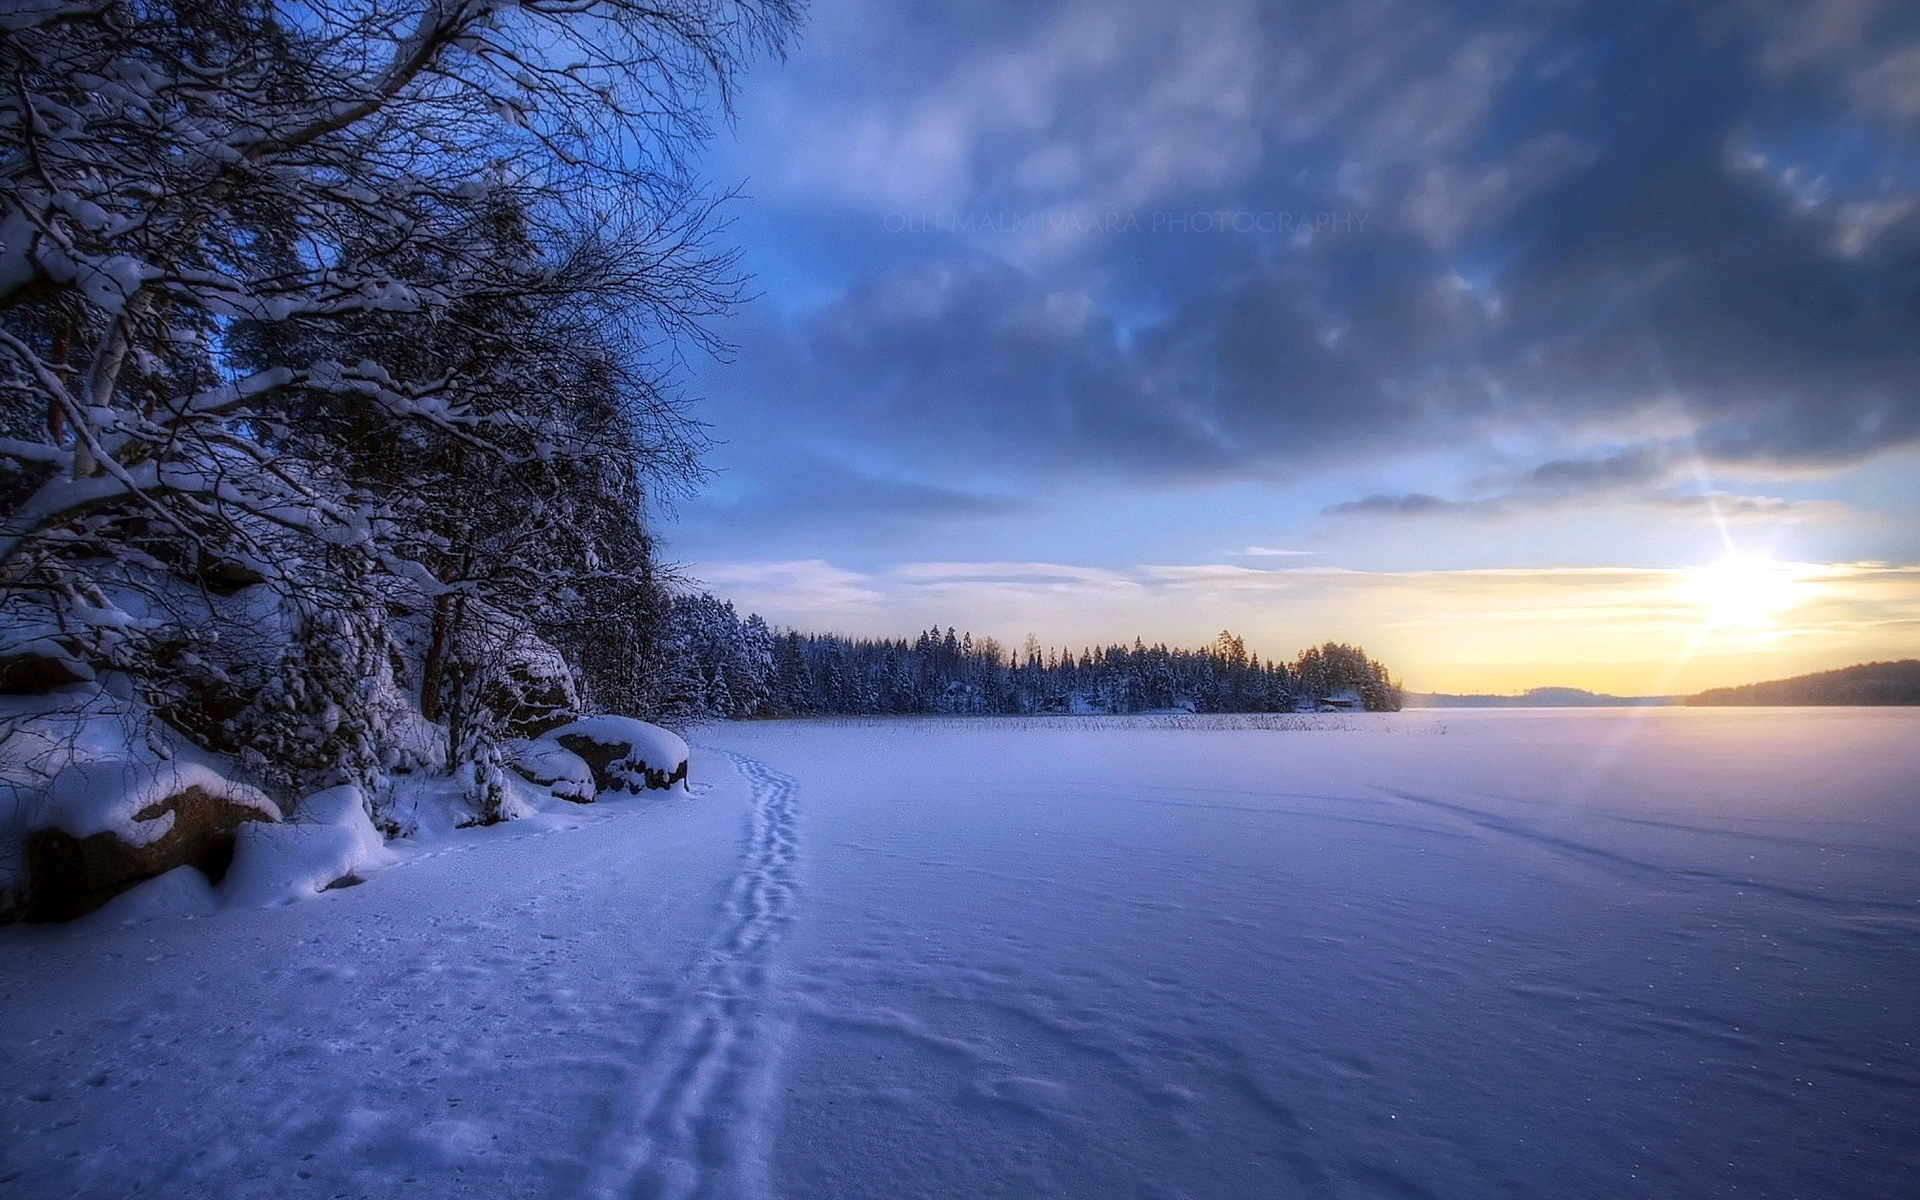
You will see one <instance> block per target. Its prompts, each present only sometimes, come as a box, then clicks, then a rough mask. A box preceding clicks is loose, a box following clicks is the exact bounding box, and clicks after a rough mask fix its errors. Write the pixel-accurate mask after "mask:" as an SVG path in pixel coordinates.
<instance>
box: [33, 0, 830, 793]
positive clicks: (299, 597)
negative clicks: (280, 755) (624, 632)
mask: <svg viewBox="0 0 1920 1200" xmlns="http://www.w3.org/2000/svg"><path fill="white" fill-rule="evenodd" d="M793 20H794V10H793V8H792V6H791V5H790V4H789V3H788V2H787V0H725V2H719V3H715V2H711V0H649V2H647V3H639V2H637V0H415V2H412V3H404V2H403V3H400V4H397V5H396V4H386V3H374V2H372V0H320V2H319V3H303V4H299V5H285V4H280V3H276V2H275V0H85V2H72V3H65V2H60V0H38V2H29V3H23V4H20V5H14V6H11V8H10V11H9V12H8V13H7V14H6V15H5V17H4V26H5V33H6V36H5V37H4V38H0V79H3V80H4V83H0V464H4V467H5V474H4V480H3V481H0V582H3V583H4V592H3V593H0V654H4V653H5V652H6V651H7V649H8V647H9V646H11V645H16V644H25V643H26V642H29V641H40V640H46V639H51V640H52V642H53V643H55V644H57V645H58V646H59V647H61V650H62V653H64V654H67V655H70V656H71V657H73V658H74V659H76V660H78V661H81V662H84V663H87V664H90V665H91V666H92V667H96V668H99V667H104V668H117V669H122V670H126V671H129V672H132V673H133V674H134V675H135V676H136V677H138V678H140V679H141V680H143V681H144V683H145V684H146V685H147V686H149V687H151V688H154V689H156V690H158V691H161V692H166V693H168V694H170V695H183V696H184V695H188V694H191V693H193V691H194V690H195V688H197V687H201V686H202V685H207V686H211V685H213V684H218V683H220V682H221V677H222V676H225V677H227V678H229V679H231V678H237V677H238V676H239V675H244V674H246V670H253V671H254V672H255V673H256V674H258V673H260V672H265V673H266V674H267V675H273V674H274V672H276V671H283V667H284V664H283V666H273V665H271V664H268V665H262V664H261V663H258V662H254V663H251V664H250V665H247V666H246V670H243V669H242V667H243V664H238V663H233V662H226V661H223V659H222V655H223V653H224V651H223V650H222V649H221V647H222V646H223V645H227V644H237V643H239V642H244V641H246V640H247V639H246V638H244V637H234V636H229V635H230V634H231V633H232V632H233V631H230V630H226V629H225V628H224V625H225V623H226V621H227V617H226V615H225V614H224V610H225V608H226V607H229V606H225V605H223V604H220V603H213V602H205V603H188V602H186V601H184V600H183V599H182V598H181V587H182V585H185V586H187V587H188V588H189V589H198V590H199V591H201V592H202V593H206V594H211V595H224V594H230V593H233V592H235V591H236V590H239V589H244V588H250V587H266V588H269V589H271V590H273V591H274V593H275V594H276V595H277V596H279V597H280V603H281V604H283V605H284V606H285V624H286V631H287V638H288V639H289V641H288V646H295V645H301V644H305V643H307V642H312V643H315V644H317V645H322V646H327V645H331V644H332V643H333V642H335V641H337V640H338V639H341V638H345V639H347V640H349V641H353V640H356V639H358V640H359V641H361V642H364V643H365V645H363V646H361V647H360V648H359V649H355V650H346V649H339V648H334V649H324V650H321V651H316V652H314V653H308V652H307V651H305V650H302V651H298V652H296V651H295V650H293V649H288V648H284V647H283V649H282V650H281V651H279V652H276V654H275V655H272V656H270V657H273V658H274V660H275V661H276V662H278V661H279V660H280V659H285V658H287V657H288V656H290V655H291V656H292V657H294V658H298V659H300V660H301V663H302V664H303V665H301V666H299V667H298V668H297V669H293V668H284V669H291V670H293V676H289V678H293V677H299V678H301V679H305V680H306V682H305V683H303V684H302V685H301V687H300V688H298V689H296V691H298V693H299V695H300V696H301V697H302V699H300V700H298V701H297V702H290V703H293V707H294V708H295V709H297V710H299V711H300V712H301V713H302V717H301V719H302V720H303V721H306V722H308V723H309V724H311V722H312V721H313V720H317V719H320V718H322V717H323V716H324V718H325V719H324V720H322V722H321V723H322V724H327V723H328V722H331V727H332V728H345V727H350V726H354V725H355V723H356V721H358V722H359V723H360V724H361V725H365V724H366V722H368V721H371V720H373V719H374V718H373V715H372V714H371V712H370V710H369V708H368V702H367V700H366V695H365V693H366V689H367V683H366V680H365V679H363V678H339V677H334V678H324V677H326V676H327V675H328V673H329V672H330V671H332V672H335V673H336V674H337V673H339V672H349V673H351V672H355V671H371V672H372V673H373V674H375V675H382V676H388V677H390V678H388V679H387V683H386V684H385V685H383V686H389V687H390V688H392V689H398V690H401V691H407V692H411V693H412V694H413V695H414V696H416V697H417V699H418V706H419V707H420V709H421V710H422V711H424V712H426V713H427V714H428V715H429V716H430V717H431V718H433V719H436V720H441V719H445V717H446V714H447V713H449V712H458V713H469V714H472V713H475V712H476V709H475V705H476V704H479V706H480V708H481V709H485V708H486V704H485V703H484V702H482V701H480V700H476V697H485V696H488V695H494V694H498V693H499V691H500V687H501V686H503V685H502V684H501V679H502V678H505V677H507V676H511V675H512V674H513V673H514V672H513V670H512V669H510V668H509V667H503V666H501V665H500V663H499V662H497V661H495V660H500V659H507V658H511V657H512V656H513V655H514V654H516V653H519V650H517V649H516V647H518V648H522V649H523V648H524V647H525V646H527V645H528V644H530V643H529V642H528V639H530V638H532V639H535V640H539V641H542V642H543V643H564V642H565V641H566V637H567V634H566V631H567V630H569V629H574V628H577V627H578V626H579V625H581V624H582V620H583V619H582V617H581V616H580V613H579V611H578V608H579V606H580V605H581V604H583V603H586V602H588V601H590V600H591V599H592V598H593V597H595V596H602V597H605V596H618V597H621V598H624V602H626V603H627V604H628V605H629V606H632V605H634V604H640V605H642V606H644V604H646V603H653V604H655V605H656V607H657V606H658V604H661V603H664V601H663V600H660V599H658V598H655V599H652V600H648V599H646V598H647V597H654V596H655V593H656V592H657V585H656V584H655V583H654V580H653V567H652V562H651V553H650V543H649V542H648V540H647V536H646V532H645V529H644V527H643V526H642V525H641V515H640V513H641V506H642V501H643V499H644V497H645V495H646V494H647V492H648V491H649V490H651V491H653V492H656V493H657V492H659V491H661V490H672V489H674V488H677V487H684V486H686V484H687V483H688V481H690V480H691V479H693V478H695V477H696V476H697V473H698V465H697V454H698V451H699V449H700V438H699V435H698V431H697V426H695V425H694V424H693V423H691V422H690V421H688V420H687V419H686V417H685V416H684V414H683V412H682V410H681V407H680V405H679V403H678V401H677V399H676V397H675V395H674V393H673V390H672V388H671V385H670V376H671V371H670V367H671V364H672V362H673V361H674V359H673V355H674V354H675V353H677V351H676V350H675V347H676V346H677V345H681V344H684V343H685V342H687V341H689V340H691V341H692V342H694V343H696V344H703V345H710V344H711V340H710V339H711V335H710V334H709V333H708V332H707V329H706V327H705V325H704V324H703V322H704V321H705V320H706V319H708V318H710V317H712V316H714V315H716V314H718V313H720V312H723V311H724V310H726V309H727V308H728V307H729V306H730V305H731V304H732V303H733V302H734V301H735V300H736V299H737V297H738V294H739V288H740V278H739V276H738V273H737V271H736V269H735V265H734V260H733V257H732V256H731V255H730V254H728V253H727V252H725V251H723V250H720V249H717V248H715V247H714V246H713V245H712V244H711V235H712V233H713V231H714V228H715V223H714V204H715V199H714V198H713V197H711V196H709V195H707V194H705V193H703V192H702V191H701V190H700V188H699V187H698V186H697V184H696V182H695V181H694V180H693V179H692V178H691V177H690V175H689V173H688V172H687V170H686V169H685V166H684V154H685V151H686V149H687V147H688V146H690V145H691V144H692V143H693V142H694V141H696V140H697V139H699V138H700V137H702V136H704V135H705V133H706V132H707V129H708V120H709V112H710V107H711V106H710V98H711V97H714V96H718V97H719V99H720V102H721V103H722V104H724V103H725V102H726V100H727V97H728V96H729V95H730V89H731V86H732V83H733V80H734V78H735V76H736V75H737V73H738V72H739V71H740V70H742V69H743V67H744V66H745V64H746V63H747V62H748V61H749V60H750V59H751V58H752V57H753V56H754V55H756V54H758V53H761V52H766V51H770V50H774V51H777V49H778V46H779V44H780V41H781V40H782V38H783V37H784V36H785V34H786V33H787V32H788V30H789V29H790V27H791V24H792V22H793ZM636 597H637V598H638V599H636ZM136 613H137V614H138V615H135V614H136ZM322 631H324V633H323V632H322ZM316 654H317V657H316ZM536 657H538V656H536ZM236 673H237V674H236ZM309 675H317V676H320V677H322V678H315V679H308V678H307V676H309ZM276 677H277V676H276ZM463 689H465V690H464V691H463ZM489 689H491V690H489ZM203 690H204V688H203ZM216 690H217V689H216ZM216 707H218V706H216ZM488 711H490V710H488ZM328 714H331V715H328ZM234 715H235V714H233V713H226V714H224V715H222V714H219V713H215V714H210V715H204V720H202V723H203V724H206V725H207V726H208V727H209V728H211V727H214V726H218V725H221V723H222V722H226V723H227V724H228V725H231V723H232V720H233V718H234ZM196 719H199V718H196ZM472 719H473V720H478V721H480V722H481V724H480V725H479V726H477V727H468V728H465V729H463V730H461V731H458V732H450V734H449V748H450V752H455V751H457V752H458V753H462V754H483V752H482V751H481V750H476V749H475V747H476V746H484V744H485V743H486V741H487V737H488V736H489V732H488V731H489V722H490V721H491V720H492V718H491V717H487V716H485V715H484V714H481V715H475V716H473V717H472ZM380 742H381V736H380V733H379V730H378V729H377V728H363V729H361V730H360V732H359V733H357V734H355V736H354V737H352V738H349V739H347V740H346V741H344V742H342V743H341V744H340V746H336V747H335V749H341V748H342V747H345V746H352V747H358V748H359V749H357V750H355V751H354V753H355V754H357V755H360V756H362V757H365V756H372V757H374V758H376V759H377V758H378V756H379V753H380V751H379V749H378V747H379V744H380ZM342 752H343V753H344V750H342ZM483 757H484V754H483ZM347 765H348V766H351V767H354V768H355V769H360V768H365V769H372V764H369V763H350V764H347Z"/></svg>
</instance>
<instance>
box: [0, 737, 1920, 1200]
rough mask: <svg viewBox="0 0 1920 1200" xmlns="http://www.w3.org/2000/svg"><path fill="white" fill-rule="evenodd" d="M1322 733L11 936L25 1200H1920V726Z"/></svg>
mask: <svg viewBox="0 0 1920 1200" xmlns="http://www.w3.org/2000/svg"><path fill="white" fill-rule="evenodd" d="M1290 720H1291V722H1292V723H1293V724H1295V725H1317V726H1318V727H1317V728H1312V729H1300V728H1284V727H1282V728H1247V727H1241V728H1214V729H1209V728H1206V727H1205V726H1206V725H1207V722H1205V721H1202V720H1196V719H1186V720H1178V719H1176V720H1175V721H1173V722H1162V723H1159V724H1156V723H1155V722H1154V721H1152V720H1148V719H1126V720H1122V719H1112V718H1108V719H1099V718H1096V719H1093V720H1090V721H1076V720H1073V719H1070V718H1063V719H1057V720H1017V719H1015V720H993V719H982V720H975V721H959V720H946V721H910V720H895V721H884V722H881V721H876V722H860V721H845V722H794V723H763V724H749V725H731V726H722V727H713V728H708V729H705V730H702V731H698V732H697V733H696V736H695V738H694V739H693V740H694V741H695V743H696V749H695V756H694V760H693V771H692V778H693V781H694V791H693V792H692V793H691V794H682V793H677V792H676V793H653V794H649V795H646V796H641V797H633V798H624V799H618V800H608V801H603V802H602V803H600V804H597V805H595V806H593V807H591V808H578V809H575V808H568V809H566V810H565V811H563V812H557V813H548V814H546V815H541V816H535V817H532V818H529V819H527V820H523V821H516V822H512V823H509V824H507V825H503V826H496V827H493V828H489V829H474V830H465V831H460V832H458V833H455V834H451V835H447V836H445V837H442V838H439V839H437V840H432V841H428V842H423V843H420V844H417V845H408V844H406V843H399V844H396V851H397V853H396V858H397V861H396V862H395V863H394V864H393V865H391V866H388V867H386V868H385V869H383V870H379V871H377V872H374V873H372V874H371V875H370V876H369V877H368V881H367V882H366V883H365V884H363V885H361V886H358V887H353V888H348V889H344V890H338V891H331V892H327V893H324V894H322V895H320V896H319V897H318V898H316V899H314V900H311V901H307V902H304V903H300V904H294V905H291V906H285V907H276V908H265V909H249V908H241V907H228V908H225V909H219V910H215V909H214V907H213V904H214V901H213V898H212V894H211V893H210V892H208V891H207V889H205V887H204V886H203V885H200V884H198V883H197V882H196V880H195V879H194V878H193V877H190V876H186V875H182V876H177V877H169V878H167V879H163V880H161V881H158V882H156V883H155V884H151V885H148V887H147V888H144V889H141V890H140V891H136V892H135V893H131V894H130V895H129V896H127V897H123V898H122V899H121V900H120V901H117V902H116V903H115V904H114V905H113V906H111V907H110V908H109V909H107V910H104V911H103V912H101V913H99V914H96V915H95V916H94V917H91V918H88V919H87V920H86V921H85V922H83V923H82V924H80V925H78V926H68V927H59V928H32V929H23V928H14V929H11V930H8V931H5V932H4V933H0V1012H4V1014H5V1018H4V1020H3V1021H0V1121H3V1122H4V1130H5V1133H4V1136H0V1192H3V1193H4V1194H5V1195H7V1196H9V1197H13V1196H18V1197H42V1196H113V1197H118V1196H127V1195H133V1194H137V1193H139V1194H158V1195H203V1196H215V1195H217V1196H222V1197H240V1196H315V1197H333V1196H349V1197H358V1196H371V1197H386V1196H406V1197H421V1196H461V1197H466V1196H489V1197H492V1196H500V1197H508V1196H511V1197H549V1196H550V1197H576V1196H579V1197H599V1196H641V1197H693V1196H705V1197H714V1198H732V1197H743V1198H745V1197H758V1196H785V1197H794V1198H798V1197H809V1198H821V1200H826V1198H836V1200H839V1198H855V1197H863V1198H864V1197H871V1198H874V1200H883V1198H884V1200H900V1198H905V1197H923V1196H924V1197H956V1198H961V1197H964V1198H968V1200H973V1198H978V1197H1022V1198H1027V1197H1037V1196H1070V1197H1087V1198H1090V1200H1091V1198H1100V1200H1108V1198H1112V1197H1179V1196H1186V1197H1236V1198H1238V1197H1264V1196H1278V1197H1286V1196H1302V1197H1391V1198H1400V1197H1457V1198H1460V1200H1486V1198H1491V1197H1515V1198H1520V1197H1529V1198H1531V1197H1593V1198H1595V1200H1601V1198H1605V1200H1613V1198H1616V1197H1625V1196H1648V1197H1661V1198H1663V1200H1664V1198H1669V1197H1717V1196H1774V1197H1809V1198H1811V1197H1829V1196H1832V1197H1841V1196H1844V1197H1877V1196H1885V1197H1906V1196H1912V1195H1920V1123H1916V1121H1915V1113H1916V1108H1915V1105H1916V1098H1917V1097H1920V712H1915V711H1913V710H1905V711H1899V710H1882V711H1871V710H1824V711H1791V710H1735V711H1727V710H1720V711H1715V710H1562V711H1538V712H1531V711H1493V712H1470V713H1451V712H1450V713H1446V714H1436V713H1432V712H1417V713H1406V714H1400V715H1397V716H1392V717H1362V716H1345V715H1342V716H1336V717H1327V718H1315V719H1305V720H1303V719H1297V718H1296V719H1290ZM1171 724H1178V725H1180V726H1182V727H1179V728H1172V727H1168V726H1169V725H1171ZM1228 724H1231V723H1228ZM1241 724H1243V725H1244V724H1245V723H1241ZM169 913H171V914H172V915H168V914H169Z"/></svg>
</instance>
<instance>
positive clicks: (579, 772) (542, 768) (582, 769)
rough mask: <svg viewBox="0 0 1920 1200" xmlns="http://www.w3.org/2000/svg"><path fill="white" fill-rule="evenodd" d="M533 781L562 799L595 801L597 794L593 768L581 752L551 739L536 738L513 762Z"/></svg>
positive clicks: (522, 776)
mask: <svg viewBox="0 0 1920 1200" xmlns="http://www.w3.org/2000/svg"><path fill="white" fill-rule="evenodd" d="M508 765H510V766H511V767H512V768H513V769H514V771H515V772H516V773H517V774H519V775H520V777H521V778H523V779H525V780H526V781H527V782H529V783H535V784H538V785H540V786H541V787H544V788H546V789H547V790H548V791H550V792H552V793H553V795H554V796H555V797H557V798H558V799H561V800H571V801H573V802H574V803H576V804H591V803H593V797H594V791H595V788H594V781H593V768H592V767H589V766H588V765H587V763H586V760H585V759H583V758H581V757H580V756H579V755H578V754H575V753H574V752H573V751H571V750H569V749H567V748H566V747H565V746H562V745H561V744H560V743H558V742H556V741H554V740H552V739H551V738H536V739H534V740H533V741H531V742H528V743H527V744H526V745H525V746H524V747H522V748H521V749H520V750H519V751H518V752H517V753H516V754H515V755H514V756H513V758H512V760H511V761H510V762H509V764H508Z"/></svg>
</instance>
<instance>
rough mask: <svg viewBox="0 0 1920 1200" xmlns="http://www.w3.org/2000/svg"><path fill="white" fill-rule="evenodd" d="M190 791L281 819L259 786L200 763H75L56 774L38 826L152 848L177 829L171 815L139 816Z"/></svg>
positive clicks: (261, 814)
mask: <svg viewBox="0 0 1920 1200" xmlns="http://www.w3.org/2000/svg"><path fill="white" fill-rule="evenodd" d="M188 788H199V789H201V790H202V791H204V792H206V793H207V795H209V796H211V797H212V798H214V799H215V800H224V801H226V802H228V803H230V804H234V805H237V806H239V807H242V808H251V809H253V810H254V811H256V812H258V813H259V814H260V819H261V820H264V821H278V820H279V819H280V809H279V808H278V807H277V806H276V805H275V804H274V803H273V801H271V800H269V799H267V797H266V796H265V795H264V794H263V793H262V792H261V791H260V790H259V789H258V788H253V787H249V786H248V785H246V784H244V783H235V782H233V781H232V780H229V779H226V778H224V777H223V776H221V775H220V774H219V773H218V772H216V771H214V770H213V769H212V768H211V767H207V766H204V765H202V764H200V763H196V762H183V761H181V760H179V759H168V760H163V761H160V762H139V761H124V760H123V761H111V760H109V761H101V762H77V763H73V764H71V765H70V766H68V767H67V768H66V769H65V770H63V771H61V772H60V774H58V775H56V776H55V777H54V780H53V785H52V786H51V787H50V788H49V789H48V790H47V795H46V808H45V810H44V812H43V813H42V814H41V815H40V817H39V819H38V820H37V821H36V823H35V826H34V827H35V828H40V829H64V830H65V831H66V832H68V833H70V834H72V835H73V836H74V837H77V838H83V837H88V836H91V835H92V834H96V833H111V834H114V835H115V836H117V837H118V838H119V839H120V840H121V841H123V842H125V843H127V844H128V845H130V846H145V845H149V844H151V843H153V842H156V841H159V840H160V839H161V838H163V837H165V836H166V835H167V831H168V830H170V829H172V828H173V812H172V810H171V809H169V810H167V811H166V812H162V813H159V814H157V815H155V816H153V817H150V818H147V819H144V820H143V819H141V818H140V817H139V816H138V814H139V813H140V812H142V811H144V810H146V809H148V808H150V807H152V806H154V805H156V804H159V803H161V802H162V801H164V800H167V799H168V798H169V797H173V796H177V795H179V794H180V793H182V792H184V791H186V790H187V789H188Z"/></svg>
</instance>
